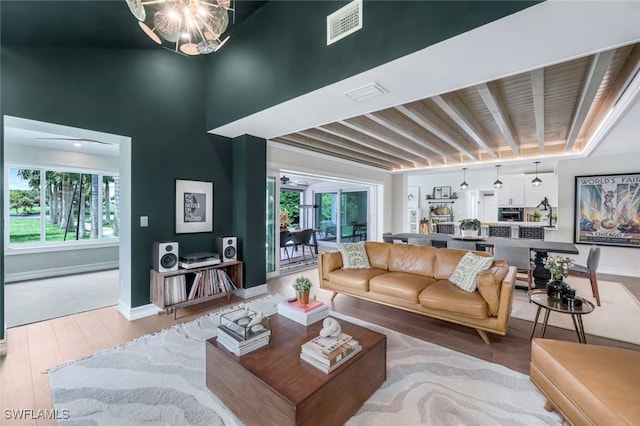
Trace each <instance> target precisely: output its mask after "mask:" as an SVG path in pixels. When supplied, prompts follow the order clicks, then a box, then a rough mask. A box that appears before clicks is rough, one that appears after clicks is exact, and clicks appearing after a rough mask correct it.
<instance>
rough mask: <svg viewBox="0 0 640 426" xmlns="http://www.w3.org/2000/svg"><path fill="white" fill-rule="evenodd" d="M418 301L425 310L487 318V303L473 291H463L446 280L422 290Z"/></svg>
mask: <svg viewBox="0 0 640 426" xmlns="http://www.w3.org/2000/svg"><path fill="white" fill-rule="evenodd" d="M418 301H419V302H420V304H421V305H422V306H424V307H425V308H431V309H437V310H440V311H447V312H454V313H456V314H462V315H466V316H469V317H472V318H479V319H484V318H487V317H488V316H489V311H488V309H487V302H485V300H484V299H483V298H482V296H480V293H478V292H477V291H474V292H472V293H469V292H468V291H464V290H462V289H460V288H458V287H456V286H455V285H454V284H452V283H451V282H449V281H448V280H439V281H437V282H436V283H434V284H432V285H430V286H429V287H427V288H425V289H424V290H422V292H421V293H420V295H419V296H418Z"/></svg>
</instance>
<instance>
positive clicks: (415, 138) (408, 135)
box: [364, 114, 460, 164]
mask: <svg viewBox="0 0 640 426" xmlns="http://www.w3.org/2000/svg"><path fill="white" fill-rule="evenodd" d="M364 117H366V118H368V119H370V120H372V121H373V122H375V123H378V124H379V125H381V126H382V127H384V128H386V129H388V130H390V131H392V132H393V133H395V134H397V135H399V136H401V137H403V138H405V139H409V140H410V141H412V142H414V143H416V144H418V145H420V146H422V147H423V148H426V149H428V150H429V151H431V152H434V153H436V154H438V155H439V156H440V157H442V160H440V163H442V164H446V163H447V161H446V160H450V161H454V162H456V163H458V162H460V160H458V159H456V158H454V157H452V156H451V155H449V154H447V153H446V152H444V151H443V150H441V149H440V148H438V147H436V146H434V145H433V144H430V143H428V142H425V141H424V140H423V139H422V138H421V137H420V136H419V135H416V134H415V133H413V132H412V131H410V130H408V129H405V128H402V127H401V126H398V125H396V124H395V123H391V122H388V121H386V120H383V119H381V118H379V117H378V116H375V115H372V114H365V115H364Z"/></svg>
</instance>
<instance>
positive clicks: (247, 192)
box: [233, 135, 267, 287]
mask: <svg viewBox="0 0 640 426" xmlns="http://www.w3.org/2000/svg"><path fill="white" fill-rule="evenodd" d="M266 176H267V141H266V140H265V139H261V138H256V137H254V136H248V135H244V136H240V137H238V138H234V139H233V185H234V191H233V212H234V214H233V227H234V229H235V230H236V233H237V236H238V241H239V245H240V250H241V252H242V256H243V258H242V260H243V261H244V283H245V287H255V286H258V285H262V284H265V283H266V279H267V278H266V277H267V276H266V270H267V265H266V253H265V243H266V214H267V210H266V209H267V198H266V197H267V186H266V185H267V178H266Z"/></svg>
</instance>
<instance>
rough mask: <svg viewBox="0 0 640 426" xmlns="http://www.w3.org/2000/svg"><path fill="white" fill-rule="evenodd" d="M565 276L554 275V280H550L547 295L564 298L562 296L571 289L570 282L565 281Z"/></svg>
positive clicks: (553, 297)
mask: <svg viewBox="0 0 640 426" xmlns="http://www.w3.org/2000/svg"><path fill="white" fill-rule="evenodd" d="M563 279H564V277H562V276H561V277H555V276H554V277H553V280H551V281H549V283H548V284H547V296H549V297H551V298H552V299H558V300H560V299H562V296H563V295H564V294H565V293H568V292H569V290H571V287H570V286H569V284H567V283H566V282H564V281H563Z"/></svg>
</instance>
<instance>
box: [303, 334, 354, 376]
mask: <svg viewBox="0 0 640 426" xmlns="http://www.w3.org/2000/svg"><path fill="white" fill-rule="evenodd" d="M361 350H362V346H360V343H359V342H358V341H357V340H355V339H354V338H353V337H351V336H350V335H348V334H346V333H341V334H340V335H339V336H338V337H320V336H318V337H314V338H313V339H311V340H309V341H308V342H306V343H304V344H302V346H301V347H300V358H301V359H302V360H304V361H306V362H308V363H309V364H311V365H312V366H314V367H315V368H317V369H318V370H321V371H323V372H325V373H327V374H328V373H331V372H332V371H333V370H335V369H336V368H338V367H340V366H341V365H342V364H344V363H345V362H347V361H348V360H350V359H351V358H353V357H354V356H355V355H356V354H357V353H358V352H360V351H361Z"/></svg>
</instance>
